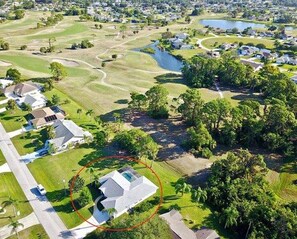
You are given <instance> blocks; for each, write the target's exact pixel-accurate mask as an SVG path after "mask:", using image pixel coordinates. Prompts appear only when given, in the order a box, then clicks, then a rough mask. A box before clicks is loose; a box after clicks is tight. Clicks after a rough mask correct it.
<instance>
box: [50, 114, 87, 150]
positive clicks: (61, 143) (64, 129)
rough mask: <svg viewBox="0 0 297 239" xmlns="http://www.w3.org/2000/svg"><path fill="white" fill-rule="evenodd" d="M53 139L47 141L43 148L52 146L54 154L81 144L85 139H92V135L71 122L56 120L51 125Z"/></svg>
mask: <svg viewBox="0 0 297 239" xmlns="http://www.w3.org/2000/svg"><path fill="white" fill-rule="evenodd" d="M53 127H54V130H55V138H54V139H50V140H47V141H46V143H45V147H49V146H50V145H52V146H53V147H54V148H55V152H61V151H65V150H67V149H69V148H73V147H74V146H75V145H77V144H83V143H85V142H86V139H88V138H89V139H92V134H91V133H90V132H88V131H84V130H83V129H82V128H81V127H79V126H78V125H76V124H75V123H74V122H73V121H71V120H57V121H55V122H54V124H53Z"/></svg>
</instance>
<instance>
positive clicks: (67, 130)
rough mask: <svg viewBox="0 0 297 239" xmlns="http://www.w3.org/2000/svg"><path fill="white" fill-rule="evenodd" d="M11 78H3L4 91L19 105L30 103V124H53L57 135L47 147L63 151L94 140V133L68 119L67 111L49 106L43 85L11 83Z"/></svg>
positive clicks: (35, 126) (38, 126) (39, 127)
mask: <svg viewBox="0 0 297 239" xmlns="http://www.w3.org/2000/svg"><path fill="white" fill-rule="evenodd" d="M11 83H13V82H11V81H9V80H1V85H2V92H3V93H4V94H5V96H6V97H7V98H8V99H13V100H15V102H16V103H17V104H18V106H19V107H21V106H22V104H24V103H25V104H28V105H29V106H30V107H31V109H32V111H31V113H30V119H29V121H28V124H29V125H30V126H32V128H33V129H41V128H43V127H46V126H53V129H54V131H55V137H54V138H53V139H49V140H47V141H46V143H45V149H48V148H49V147H53V148H54V150H52V152H53V153H57V152H62V151H65V150H67V149H69V148H72V147H74V146H75V145H77V144H83V143H85V142H86V141H89V140H92V138H93V137H92V134H91V133H90V132H88V131H85V130H83V129H82V128H81V127H79V126H78V125H76V124H75V123H74V122H73V121H71V120H67V119H66V116H67V115H66V112H65V111H63V110H62V109H61V108H60V107H59V106H51V107H47V99H46V97H45V96H44V95H43V94H42V93H41V89H42V86H41V85H39V84H36V83H33V82H22V83H18V84H14V85H11Z"/></svg>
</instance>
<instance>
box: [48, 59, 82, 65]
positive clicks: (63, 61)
mask: <svg viewBox="0 0 297 239" xmlns="http://www.w3.org/2000/svg"><path fill="white" fill-rule="evenodd" d="M52 61H53V62H58V63H61V64H62V65H63V66H67V67H78V66H79V63H78V62H76V61H69V60H62V59H53V60H52Z"/></svg>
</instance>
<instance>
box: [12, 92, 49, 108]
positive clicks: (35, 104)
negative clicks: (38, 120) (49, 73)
mask: <svg viewBox="0 0 297 239" xmlns="http://www.w3.org/2000/svg"><path fill="white" fill-rule="evenodd" d="M17 102H18V103H20V104H22V103H25V104H26V105H29V106H30V107H31V109H32V110H35V109H40V108H43V107H45V106H46V103H47V99H46V98H45V96H44V95H43V94H40V93H34V94H28V95H26V96H25V97H24V99H22V100H17Z"/></svg>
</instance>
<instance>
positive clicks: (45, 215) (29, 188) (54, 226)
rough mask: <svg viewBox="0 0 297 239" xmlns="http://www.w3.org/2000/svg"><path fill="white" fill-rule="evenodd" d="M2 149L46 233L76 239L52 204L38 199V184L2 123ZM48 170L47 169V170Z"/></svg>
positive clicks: (0, 132) (51, 236) (54, 238)
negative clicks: (22, 160)
mask: <svg viewBox="0 0 297 239" xmlns="http://www.w3.org/2000/svg"><path fill="white" fill-rule="evenodd" d="M0 149H1V150H2V152H3V155H4V157H5V158H6V161H7V163H8V165H9V167H10V169H11V171H12V172H13V173H14V175H15V177H16V179H17V181H18V183H19V184H20V186H21V188H22V190H23V191H24V193H25V195H26V197H27V199H28V201H29V202H30V204H31V206H32V208H33V210H34V212H35V214H36V216H37V218H38V220H39V222H40V223H41V224H42V225H43V227H44V229H45V231H46V233H47V234H48V235H49V237H50V238H51V239H59V238H67V239H68V238H69V239H70V238H74V237H73V236H71V233H70V232H69V231H68V230H67V228H66V227H65V225H64V223H63V222H62V221H61V219H60V218H59V216H58V214H57V213H56V212H55V210H54V208H53V207H52V205H51V204H50V202H49V201H48V200H47V199H46V198H45V197H42V199H41V198H40V197H37V196H36V195H35V194H34V192H36V191H35V187H36V185H37V182H36V181H35V179H34V177H33V176H32V174H31V173H30V171H29V169H28V168H27V166H26V164H25V163H23V162H21V161H20V160H19V159H20V155H19V154H18V152H17V150H16V148H15V147H14V145H13V144H12V142H11V140H10V138H9V135H8V134H7V133H6V131H5V129H4V128H3V126H2V124H1V123H0ZM45 170H46V169H45Z"/></svg>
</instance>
